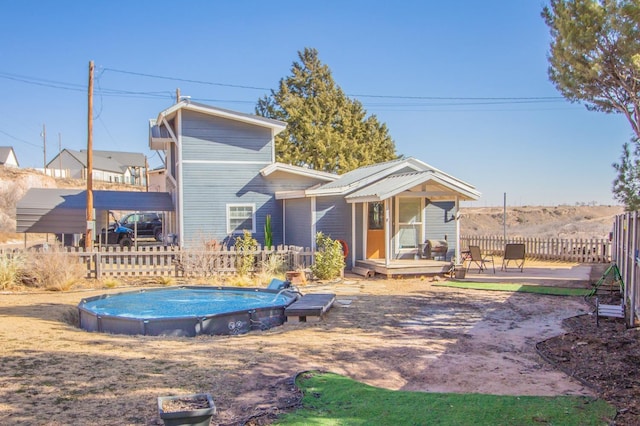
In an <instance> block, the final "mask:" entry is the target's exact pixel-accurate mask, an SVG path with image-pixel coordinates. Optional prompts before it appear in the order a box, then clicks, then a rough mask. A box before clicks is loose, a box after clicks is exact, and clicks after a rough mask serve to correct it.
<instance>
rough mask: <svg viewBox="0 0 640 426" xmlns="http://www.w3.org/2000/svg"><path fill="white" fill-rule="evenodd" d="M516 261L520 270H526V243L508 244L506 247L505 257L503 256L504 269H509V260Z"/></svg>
mask: <svg viewBox="0 0 640 426" xmlns="http://www.w3.org/2000/svg"><path fill="white" fill-rule="evenodd" d="M511 261H513V262H515V263H516V267H517V268H518V269H520V272H523V270H524V244H507V245H506V246H505V247H504V257H503V258H502V268H501V270H502V271H507V270H508V267H509V262H511Z"/></svg>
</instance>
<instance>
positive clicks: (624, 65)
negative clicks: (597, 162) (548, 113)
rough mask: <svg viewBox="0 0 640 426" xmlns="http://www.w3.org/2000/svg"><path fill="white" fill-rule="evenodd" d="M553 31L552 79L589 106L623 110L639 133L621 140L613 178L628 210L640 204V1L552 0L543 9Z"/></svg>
mask: <svg viewBox="0 0 640 426" xmlns="http://www.w3.org/2000/svg"><path fill="white" fill-rule="evenodd" d="M542 17H543V18H544V20H545V22H546V23H547V25H548V26H549V29H550V31H551V36H552V41H551V51H550V54H549V65H550V66H549V79H550V80H551V81H552V82H553V83H554V84H555V86H556V88H557V89H558V90H559V91H560V93H562V95H563V96H564V97H565V98H567V99H569V100H570V101H571V102H583V103H584V104H585V106H586V107H587V109H589V110H591V111H602V112H605V113H621V114H624V116H625V117H626V118H627V121H628V122H629V124H630V125H631V128H632V129H633V132H634V134H635V138H634V139H633V142H632V143H633V144H634V145H635V149H633V157H634V159H632V158H631V157H632V156H631V154H632V150H631V148H630V146H629V145H628V144H625V145H624V146H623V153H622V157H621V163H619V164H613V167H614V168H615V169H616V171H617V172H618V176H617V178H616V180H615V181H614V182H613V193H614V197H615V198H616V199H618V200H619V201H622V202H623V203H625V205H626V208H627V210H631V209H635V208H638V207H640V205H639V204H638V197H639V195H638V191H637V190H638V188H640V168H639V166H640V163H639V162H638V161H637V158H638V153H640V145H638V141H639V140H640V139H639V138H640V2H639V1H638V0H551V3H550V5H549V6H548V7H545V8H544V9H543V11H542Z"/></svg>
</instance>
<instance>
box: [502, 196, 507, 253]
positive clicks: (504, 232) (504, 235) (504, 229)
mask: <svg viewBox="0 0 640 426" xmlns="http://www.w3.org/2000/svg"><path fill="white" fill-rule="evenodd" d="M502 238H503V240H504V243H505V244H507V193H506V192H505V193H504V202H503V208H502Z"/></svg>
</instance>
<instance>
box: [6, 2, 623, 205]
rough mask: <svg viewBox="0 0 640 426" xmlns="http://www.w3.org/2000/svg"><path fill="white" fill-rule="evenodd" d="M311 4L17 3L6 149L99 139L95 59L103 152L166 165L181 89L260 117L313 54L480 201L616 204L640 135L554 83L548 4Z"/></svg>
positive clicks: (29, 162)
mask: <svg viewBox="0 0 640 426" xmlns="http://www.w3.org/2000/svg"><path fill="white" fill-rule="evenodd" d="M306 3H311V2H299V1H271V2H260V1H233V2H232V1H224V2H223V1H213V0H210V1H185V2H166V1H162V0H159V1H153V2H151V1H135V2H132V1H110V2H98V1H87V2H77V1H55V2H50V1H28V0H25V1H20V2H4V3H3V13H2V15H1V17H0V38H1V39H2V40H4V42H3V43H2V45H1V46H0V93H2V101H0V145H11V146H13V147H14V149H15V151H16V153H17V155H18V159H19V161H20V164H21V166H23V167H42V163H43V161H44V158H43V147H42V145H43V140H42V137H41V136H40V134H41V131H42V125H43V124H45V125H46V130H47V154H48V155H47V159H48V160H51V159H52V158H53V156H54V155H55V154H56V153H57V151H58V141H59V135H60V139H61V141H62V147H63V148H70V149H84V148H86V143H87V81H88V64H89V61H91V60H93V61H94V62H95V65H96V74H95V76H96V83H95V98H94V117H95V118H94V149H111V150H121V151H135V152H143V153H145V154H147V155H148V157H149V161H150V164H151V166H158V165H160V161H159V158H158V156H157V155H155V154H154V152H153V151H150V150H149V148H148V119H149V118H154V117H156V116H157V114H158V112H160V111H161V110H163V109H165V108H167V107H169V106H170V105H171V104H172V103H173V102H174V99H175V91H176V88H180V90H181V93H182V95H188V96H191V97H192V99H193V100H197V101H199V102H204V103H208V104H211V105H216V106H219V107H223V108H229V109H234V110H237V111H242V112H253V111H254V107H255V104H256V101H257V99H258V98H260V97H261V96H263V95H265V94H267V93H268V90H269V89H271V88H277V85H278V82H279V80H280V79H281V78H283V77H285V76H287V75H288V74H289V72H290V68H291V64H292V62H293V61H294V60H297V52H298V51H300V50H302V49H304V48H305V47H313V48H316V49H318V52H319V55H320V59H321V61H322V62H324V63H325V64H327V65H328V66H329V67H330V68H331V70H332V72H333V77H334V79H335V81H336V83H337V84H338V85H340V86H341V87H342V89H343V90H344V92H345V93H347V94H349V95H350V96H351V97H352V98H357V99H359V100H360V101H361V102H362V103H363V105H364V107H365V109H366V110H367V112H368V113H369V114H375V115H376V116H377V117H378V119H379V120H380V121H381V122H384V123H386V124H387V126H388V127H389V131H390V134H391V136H392V137H393V138H394V140H395V142H396V148H397V152H398V153H399V154H403V155H405V156H413V157H416V158H418V159H420V160H422V161H425V162H427V163H429V164H431V165H432V166H434V167H437V168H439V169H441V170H443V171H445V172H448V173H450V174H452V175H454V176H456V177H458V178H460V179H463V180H465V181H467V182H469V183H471V184H473V185H475V186H476V188H477V189H478V190H479V191H480V192H482V197H481V199H480V200H479V201H477V202H474V203H471V204H467V205H474V206H499V205H502V203H503V194H504V193H506V194H507V203H508V204H509V205H555V204H575V203H590V202H597V203H600V204H614V200H613V198H612V196H611V184H612V181H613V179H614V178H615V171H614V169H613V168H612V167H611V164H612V163H613V162H616V161H618V159H619V157H620V152H621V146H622V144H623V143H625V142H627V141H629V139H630V137H631V136H632V132H631V128H630V126H629V124H628V123H627V121H626V120H625V118H624V117H623V116H621V115H606V114H603V113H596V112H589V111H587V110H586V109H585V108H584V106H582V105H578V104H571V103H569V102H567V101H565V100H563V99H562V98H561V97H560V94H559V93H558V92H557V91H556V89H555V88H554V86H553V85H552V84H551V83H550V82H549V81H548V78H547V59H546V55H547V51H548V45H549V41H550V36H549V32H548V29H547V27H546V25H545V24H544V22H543V20H542V18H541V17H540V10H541V7H542V5H543V4H544V3H543V2H541V1H523V0H518V1H513V0H487V1H482V2H479V1H475V0H467V1H463V0H461V1H457V2H442V1H421V2H419V1H415V2H413V1H399V2H388V1H386V2H376V1H371V0H369V1H332V0H330V1H323V2H312V3H311V4H306ZM135 73H137V74H135ZM138 74H143V75H138ZM154 76H161V77H167V78H157V77H154ZM187 80H191V82H190V81H187ZM196 81H200V82H207V84H202V83H196ZM234 86H243V87H234ZM412 97H418V98H420V99H412ZM464 98H466V99H464ZM496 98H498V99H496ZM499 98H502V99H499ZM504 98H518V99H511V100H508V99H504ZM523 98H527V99H523ZM529 98H545V99H529Z"/></svg>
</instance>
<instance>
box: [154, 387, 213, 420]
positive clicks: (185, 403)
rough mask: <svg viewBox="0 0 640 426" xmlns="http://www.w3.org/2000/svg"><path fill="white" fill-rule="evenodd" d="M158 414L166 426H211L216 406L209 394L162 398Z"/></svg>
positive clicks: (159, 401)
mask: <svg viewBox="0 0 640 426" xmlns="http://www.w3.org/2000/svg"><path fill="white" fill-rule="evenodd" d="M158 412H159V413H160V418H161V419H162V420H163V421H164V424H165V425H166V426H187V425H189V426H209V423H210V422H211V417H212V416H213V415H214V414H215V413H216V406H215V404H214V403H213V398H212V397H211V395H210V394H208V393H198V394H193V395H178V396H160V397H158Z"/></svg>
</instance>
